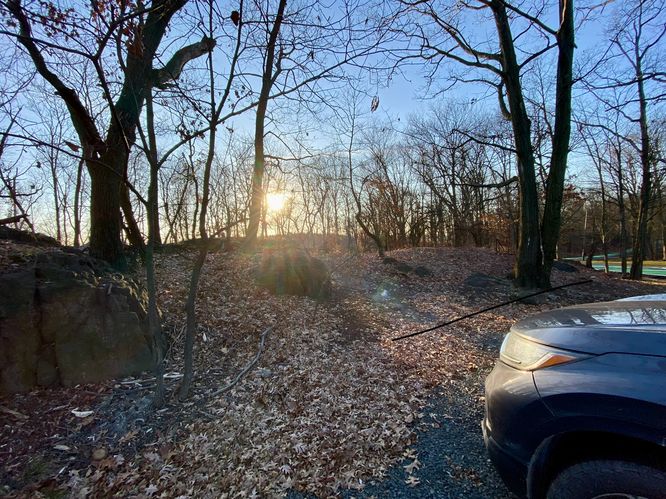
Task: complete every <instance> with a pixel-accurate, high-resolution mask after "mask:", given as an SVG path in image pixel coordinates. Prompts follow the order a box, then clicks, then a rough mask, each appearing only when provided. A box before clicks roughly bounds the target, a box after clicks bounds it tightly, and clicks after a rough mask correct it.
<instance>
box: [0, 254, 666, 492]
mask: <svg viewBox="0 0 666 499" xmlns="http://www.w3.org/2000/svg"><path fill="white" fill-rule="evenodd" d="M390 256H391V257H393V258H395V259H396V260H398V261H399V262H403V263H406V264H408V265H410V266H411V267H412V268H415V267H416V266H424V267H426V268H427V269H428V270H429V271H430V272H431V275H429V276H423V277H420V276H418V275H417V274H415V273H413V272H407V271H405V268H403V267H401V266H400V265H394V264H384V263H382V261H381V260H380V259H378V258H377V257H376V255H370V254H366V255H360V256H349V255H343V254H340V255H329V256H325V257H323V258H325V260H326V261H327V264H328V265H329V268H330V269H331V271H332V275H333V298H332V299H331V300H330V301H328V302H323V303H318V302H316V301H313V300H310V299H308V298H302V297H291V296H272V295H270V294H269V293H268V292H267V291H265V290H263V289H261V288H259V287H257V286H256V285H255V283H254V280H253V279H252V278H251V274H252V268H253V266H254V265H256V263H257V258H258V257H256V256H255V257H251V256H244V255H240V254H235V253H215V254H212V255H211V256H210V258H209V259H208V261H207V263H206V267H205V269H204V273H203V279H202V282H201V286H200V289H199V301H198V309H197V312H198V319H199V324H198V331H197V333H198V338H197V346H196V349H195V362H196V378H195V383H194V386H193V394H192V396H191V397H190V399H188V401H187V402H184V403H178V402H177V401H176V400H175V397H171V398H170V399H169V401H168V403H167V405H166V406H165V407H164V408H163V409H160V410H159V411H153V410H152V409H151V407H150V401H151V391H152V388H153V384H154V379H152V378H151V376H150V375H149V374H146V375H145V376H142V377H137V378H127V379H123V380H117V381H115V382H109V383H106V384H101V385H94V386H78V387H74V388H67V389H55V390H39V391H34V392H31V393H28V394H21V395H15V396H11V397H5V398H3V399H0V463H1V464H2V471H1V472H0V487H2V488H0V495H8V496H16V497H35V496H42V497H86V496H92V497H108V496H112V495H116V496H119V497H120V496H122V497H128V496H131V497H284V496H288V497H294V498H297V497H313V496H315V497H329V496H343V497H379V498H381V497H419V498H425V497H432V498H435V497H437V498H444V497H484V498H500V497H507V496H508V495H509V494H508V491H507V490H506V489H505V488H504V486H503V485H502V484H501V482H500V480H499V478H498V477H497V475H496V474H495V472H494V471H493V469H492V466H491V465H490V463H489V462H488V460H487V458H486V456H485V453H484V450H483V442H482V437H481V429H480V420H481V418H482V413H483V380H484V378H485V376H486V375H487V374H488V372H489V371H490V369H492V365H493V364H494V362H495V359H496V357H497V351H498V349H499V345H500V343H501V340H502V337H503V335H504V334H505V333H506V331H507V330H508V329H509V327H510V326H511V324H513V323H514V322H515V321H516V320H518V319H520V318H522V317H524V316H526V315H529V314H533V313H536V312H538V311H541V310H546V309H549V308H553V307H558V306H564V305H569V304H574V303H582V302H588V301H601V300H609V299H615V298H620V297H625V296H631V295H638V294H647V293H655V292H661V291H662V290H663V289H664V288H663V286H662V285H661V282H658V281H654V282H643V283H637V282H630V281H624V280H621V279H619V278H618V277H614V276H606V275H604V274H602V273H600V272H594V271H592V270H588V269H584V268H582V267H576V268H577V269H578V270H577V271H576V272H572V273H569V272H563V271H558V270H555V271H553V285H555V286H556V285H559V284H565V283H569V282H574V281H579V280H581V279H586V278H590V279H592V280H593V282H592V283H590V284H586V285H581V286H575V287H570V288H566V289H563V290H560V291H556V292H553V293H552V294H549V295H544V299H543V300H538V302H540V304H538V305H527V304H523V303H516V304H512V305H509V306H506V307H503V308H500V309H497V310H493V311H492V312H489V313H486V314H482V315H479V316H476V317H474V318H471V319H468V320H465V321H462V322H459V323H456V324H455V325H453V326H450V327H446V328H442V329H440V330H437V331H434V332H432V333H428V334H424V335H420V336H416V337H414V338H411V339H406V340H403V341H397V342H395V341H391V340H392V338H395V337H396V336H400V335H402V334H405V333H409V332H413V331H417V330H419V329H422V328H425V327H429V326H431V325H433V324H436V323H439V322H443V321H446V320H448V319H452V318H455V317H457V316H460V315H464V314H468V313H470V312H473V311H475V310H478V309H480V308H483V307H485V306H488V305H492V304H495V303H499V302H501V301H504V300H506V299H509V298H510V296H508V294H507V293H508V291H507V290H508V289H509V288H505V287H502V286H499V287H495V288H493V287H490V288H485V289H481V290H480V289H479V288H472V287H470V286H467V285H465V284H464V281H465V279H466V278H467V277H469V276H470V275H471V274H473V273H475V272H479V273H483V274H487V275H490V276H494V277H496V278H498V279H504V277H505V276H506V275H507V274H508V273H509V271H510V269H511V263H512V257H511V256H509V255H497V254H495V253H493V252H491V251H488V250H483V249H472V248H464V249H440V248H437V249H434V248H419V249H412V250H399V251H394V252H392V253H391V254H390ZM192 260H193V253H191V252H183V253H171V254H163V255H161V256H160V257H159V258H158V260H157V271H158V276H159V283H160V306H161V309H162V311H163V314H164V326H165V331H166V332H167V334H168V336H169V339H170V344H171V345H172V348H171V350H170V351H169V354H168V364H167V385H168V388H169V390H170V393H173V392H174V391H175V389H176V387H177V386H178V383H179V379H180V377H181V374H180V370H181V369H182V368H181V366H182V343H183V338H182V336H183V333H182V331H183V325H184V322H185V313H184V301H185V295H186V288H187V283H188V280H189V271H190V269H191V265H192ZM401 269H402V270H401ZM268 328H271V329H270V330H269V332H268V333H266V335H265V347H264V351H263V353H262V355H261V357H260V359H259V362H258V363H257V365H256V366H255V367H254V368H253V369H252V370H250V371H249V373H248V374H247V375H246V376H245V377H244V378H242V380H241V381H240V382H238V383H237V384H236V385H234V386H233V388H231V389H230V390H228V391H225V392H224V393H222V394H220V395H214V393H215V392H217V391H219V389H220V388H222V387H224V386H226V385H227V384H228V383H229V382H230V381H232V380H233V379H234V378H235V376H236V375H237V374H238V373H239V372H240V371H241V370H242V369H243V367H244V366H245V365H246V364H247V363H248V361H250V360H251V359H252V358H253V357H254V356H255V354H256V352H257V348H258V343H259V340H260V337H261V336H262V334H263V333H264V332H265V331H266V330H267V329H268ZM73 410H76V411H92V413H91V414H89V415H87V416H85V417H79V416H81V413H80V412H78V416H77V415H76V414H74V413H73V412H72V411H73ZM84 414H85V413H84Z"/></svg>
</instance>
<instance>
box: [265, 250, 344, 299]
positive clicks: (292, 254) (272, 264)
mask: <svg viewBox="0 0 666 499" xmlns="http://www.w3.org/2000/svg"><path fill="white" fill-rule="evenodd" d="M257 282H258V283H259V285H260V286H262V287H264V288H266V289H268V290H269V291H270V292H271V293H273V294H286V295H297V296H309V297H311V298H316V299H324V298H328V297H329V296H330V294H331V275H330V273H329V271H328V268H327V267H326V264H325V263H324V262H322V261H321V260H319V259H318V258H314V257H312V256H309V255H308V254H307V253H305V252H304V251H296V250H272V251H271V250H268V251H265V252H264V254H263V256H262V259H261V263H260V265H259V268H258V270H257Z"/></svg>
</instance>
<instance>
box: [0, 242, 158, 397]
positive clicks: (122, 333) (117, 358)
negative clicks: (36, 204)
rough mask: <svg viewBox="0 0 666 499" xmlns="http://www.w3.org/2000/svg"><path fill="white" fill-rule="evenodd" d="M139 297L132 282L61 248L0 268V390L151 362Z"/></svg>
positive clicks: (93, 376) (108, 373) (86, 378)
mask: <svg viewBox="0 0 666 499" xmlns="http://www.w3.org/2000/svg"><path fill="white" fill-rule="evenodd" d="M146 303H147V298H146V295H145V292H144V291H143V290H142V289H141V288H140V287H139V285H138V284H137V283H135V282H133V281H132V280H130V279H126V278H125V277H123V276H122V275H119V274H112V273H110V272H109V269H108V268H107V267H106V266H105V265H104V264H103V263H101V262H99V261H96V260H94V259H92V258H89V257H85V256H82V255H76V254H68V253H65V252H62V251H52V252H48V253H40V254H38V255H37V256H36V259H35V260H34V261H33V262H31V263H30V264H28V265H26V266H24V267H21V268H19V269H16V270H13V271H12V272H9V273H4V274H0V393H3V394H6V393H16V392H23V391H28V390H31V389H33V388H35V387H49V386H60V385H64V386H73V385H77V384H80V383H94V382H99V381H103V380H106V379H110V378H114V377H119V376H125V375H128V374H136V373H139V372H141V371H144V370H147V369H151V368H152V367H153V358H154V356H153V346H152V345H153V342H152V339H151V337H150V334H149V332H148V326H147V319H146V318H147V314H146Z"/></svg>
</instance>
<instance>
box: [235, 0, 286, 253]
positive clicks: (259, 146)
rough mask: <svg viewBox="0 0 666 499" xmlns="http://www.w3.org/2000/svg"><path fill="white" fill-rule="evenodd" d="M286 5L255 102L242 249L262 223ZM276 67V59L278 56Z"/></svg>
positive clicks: (282, 0)
mask: <svg viewBox="0 0 666 499" xmlns="http://www.w3.org/2000/svg"><path fill="white" fill-rule="evenodd" d="M286 6H287V0H280V3H279V5H278V11H277V15H276V16H275V21H274V22H273V27H272V28H271V32H270V35H269V39H268V45H267V46H266V61H265V63H264V68H263V74H262V78H261V91H260V93H259V101H258V103H257V114H256V117H255V126H254V168H253V170H252V188H251V198H250V217H249V218H250V219H249V222H248V227H247V233H246V236H245V237H246V241H245V246H246V247H247V248H249V247H252V246H253V245H254V243H255V241H256V239H257V233H258V232H259V224H260V222H261V212H262V207H263V203H264V185H263V184H264V171H265V167H266V164H265V159H266V158H265V154H264V134H265V121H266V109H267V107H268V99H269V98H270V93H271V89H272V88H273V83H275V77H276V76H277V73H278V72H279V68H274V66H275V49H276V47H277V40H278V35H279V34H280V28H281V26H282V18H283V16H284V10H285V8H286ZM278 64H279V56H278Z"/></svg>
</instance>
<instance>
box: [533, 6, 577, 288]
mask: <svg viewBox="0 0 666 499" xmlns="http://www.w3.org/2000/svg"><path fill="white" fill-rule="evenodd" d="M559 5H560V29H559V30H558V32H557V46H558V57H557V81H556V90H555V128H554V131H553V145H552V153H551V160H550V169H549V171H548V182H547V187H546V203H545V205H544V210H543V219H542V222H541V238H542V244H543V271H542V272H543V283H542V284H543V285H545V286H547V287H550V272H551V269H552V267H553V260H554V259H555V258H556V253H557V241H558V239H559V237H560V227H561V225H562V195H563V191H564V177H565V174H566V170H567V158H568V155H569V140H570V136H571V88H572V85H573V56H574V46H575V40H574V2H573V0H560V4H559Z"/></svg>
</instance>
